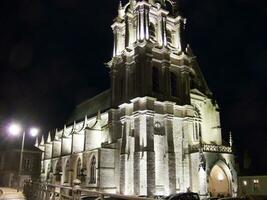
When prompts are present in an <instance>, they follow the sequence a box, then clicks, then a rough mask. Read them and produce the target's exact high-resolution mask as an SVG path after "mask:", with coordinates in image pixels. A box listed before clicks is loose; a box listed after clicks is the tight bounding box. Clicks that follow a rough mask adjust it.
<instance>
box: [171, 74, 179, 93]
mask: <svg viewBox="0 0 267 200" xmlns="http://www.w3.org/2000/svg"><path fill="white" fill-rule="evenodd" d="M170 78H171V96H173V97H177V96H178V93H177V77H176V74H175V73H174V72H171V77H170Z"/></svg>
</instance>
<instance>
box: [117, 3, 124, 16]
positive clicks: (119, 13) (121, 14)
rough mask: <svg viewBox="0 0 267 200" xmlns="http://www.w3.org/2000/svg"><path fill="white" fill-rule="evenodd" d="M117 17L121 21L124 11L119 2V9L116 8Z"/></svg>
mask: <svg viewBox="0 0 267 200" xmlns="http://www.w3.org/2000/svg"><path fill="white" fill-rule="evenodd" d="M118 17H119V18H120V19H123V17H124V9H123V7H122V3H121V1H120V3H119V8H118Z"/></svg>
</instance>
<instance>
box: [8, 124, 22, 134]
mask: <svg viewBox="0 0 267 200" xmlns="http://www.w3.org/2000/svg"><path fill="white" fill-rule="evenodd" d="M8 132H9V133H10V134H12V135H18V134H19V133H20V132H21V126H20V125H19V124H15V123H13V124H11V125H10V126H9V127H8Z"/></svg>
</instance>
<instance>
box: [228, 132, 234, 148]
mask: <svg viewBox="0 0 267 200" xmlns="http://www.w3.org/2000/svg"><path fill="white" fill-rule="evenodd" d="M229 145H230V147H232V146H233V137H232V132H231V131H230V132H229Z"/></svg>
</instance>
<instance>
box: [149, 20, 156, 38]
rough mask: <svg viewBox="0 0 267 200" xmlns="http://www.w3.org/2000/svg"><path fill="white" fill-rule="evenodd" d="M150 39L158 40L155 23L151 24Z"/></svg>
mask: <svg viewBox="0 0 267 200" xmlns="http://www.w3.org/2000/svg"><path fill="white" fill-rule="evenodd" d="M149 38H151V39H152V40H156V29H155V25H154V24H153V23H150V24H149Z"/></svg>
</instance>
